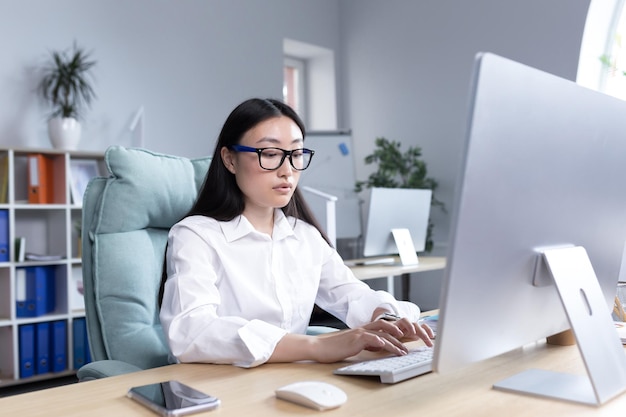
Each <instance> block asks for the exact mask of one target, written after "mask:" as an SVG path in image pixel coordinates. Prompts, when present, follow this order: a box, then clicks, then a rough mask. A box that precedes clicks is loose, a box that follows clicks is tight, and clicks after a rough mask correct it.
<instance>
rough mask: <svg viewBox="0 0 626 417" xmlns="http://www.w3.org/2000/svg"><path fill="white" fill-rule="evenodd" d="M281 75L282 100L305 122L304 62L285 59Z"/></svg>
mask: <svg viewBox="0 0 626 417" xmlns="http://www.w3.org/2000/svg"><path fill="white" fill-rule="evenodd" d="M283 70H284V74H283V100H284V102H285V103H287V104H289V105H290V106H291V107H292V108H293V109H294V110H295V111H296V112H297V113H298V114H299V115H300V117H302V119H303V120H304V121H305V122H306V119H307V117H306V115H307V113H306V107H305V100H304V98H305V96H306V94H305V88H304V87H305V85H306V72H305V71H306V61H305V60H303V59H298V58H292V57H285V63H284V67H283Z"/></svg>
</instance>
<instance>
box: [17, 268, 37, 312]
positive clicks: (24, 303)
mask: <svg viewBox="0 0 626 417" xmlns="http://www.w3.org/2000/svg"><path fill="white" fill-rule="evenodd" d="M15 313H16V314H15V315H16V316H17V317H35V291H31V292H30V294H29V292H28V280H27V279H26V268H16V269H15Z"/></svg>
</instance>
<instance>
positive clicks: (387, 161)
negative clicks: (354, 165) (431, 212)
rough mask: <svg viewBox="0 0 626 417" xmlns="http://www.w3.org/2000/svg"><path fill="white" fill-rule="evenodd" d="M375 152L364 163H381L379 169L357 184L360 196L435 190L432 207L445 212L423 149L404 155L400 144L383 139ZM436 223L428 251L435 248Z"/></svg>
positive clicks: (411, 150)
mask: <svg viewBox="0 0 626 417" xmlns="http://www.w3.org/2000/svg"><path fill="white" fill-rule="evenodd" d="M375 145H376V148H375V149H374V152H373V153H372V154H370V155H367V156H366V157H365V164H366V165H369V164H378V169H377V170H376V171H375V172H373V173H372V174H370V176H369V177H368V179H367V180H366V181H357V182H356V185H355V191H356V192H357V193H359V192H361V191H363V190H364V189H365V188H372V187H385V188H421V189H429V190H432V192H433V196H432V202H431V204H432V206H434V207H439V208H440V209H441V210H442V211H444V212H445V211H446V208H445V205H444V204H443V202H442V201H439V200H437V198H436V197H435V190H437V187H438V185H439V184H438V183H437V181H436V180H435V179H433V178H430V177H428V169H427V166H426V162H424V161H423V160H422V159H421V157H422V149H421V148H420V147H419V146H415V147H409V149H408V150H407V151H406V152H402V150H401V149H400V148H401V144H400V142H396V141H390V140H388V139H386V138H384V137H379V138H376V141H375ZM433 227H434V224H433V223H432V221H430V219H429V220H428V232H427V236H426V251H427V252H430V251H432V249H433V244H434V242H433V239H432V231H433Z"/></svg>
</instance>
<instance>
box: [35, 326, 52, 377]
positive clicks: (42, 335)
mask: <svg viewBox="0 0 626 417" xmlns="http://www.w3.org/2000/svg"><path fill="white" fill-rule="evenodd" d="M35 329H36V333H37V334H36V335H35V340H36V348H35V357H36V358H37V360H36V365H35V373H37V374H45V373H48V372H50V322H43V323H37V324H36V325H35Z"/></svg>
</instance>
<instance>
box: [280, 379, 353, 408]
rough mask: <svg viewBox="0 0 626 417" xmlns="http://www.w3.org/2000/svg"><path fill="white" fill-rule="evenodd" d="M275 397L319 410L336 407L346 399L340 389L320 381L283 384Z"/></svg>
mask: <svg viewBox="0 0 626 417" xmlns="http://www.w3.org/2000/svg"><path fill="white" fill-rule="evenodd" d="M276 397H277V398H280V399H283V400H286V401H290V402H293V403H296V404H300V405H303V406H305V407H309V408H313V409H315V410H320V411H323V410H329V409H331V408H337V407H339V406H340V405H342V404H344V403H345V402H346V400H347V399H348V396H347V395H346V393H345V392H344V391H343V390H342V389H340V388H338V387H336V386H334V385H332V384H329V383H326V382H321V381H301V382H294V383H292V384H289V385H285V386H284V387H280V388H278V389H277V390H276Z"/></svg>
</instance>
